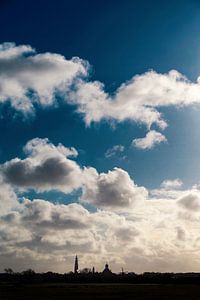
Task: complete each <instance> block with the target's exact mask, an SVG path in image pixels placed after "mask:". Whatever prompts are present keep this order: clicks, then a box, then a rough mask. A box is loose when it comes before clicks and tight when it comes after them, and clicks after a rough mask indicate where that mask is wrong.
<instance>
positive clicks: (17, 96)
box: [0, 43, 87, 113]
mask: <svg viewBox="0 0 200 300" xmlns="http://www.w3.org/2000/svg"><path fill="white" fill-rule="evenodd" d="M86 74H87V63H86V62H84V61H83V60H81V59H79V58H77V57H75V58H72V59H71V60H67V59H65V58H64V57H63V56H62V55H59V54H54V53H42V54H37V53H36V52H35V50H34V49H33V48H32V47H31V46H26V45H22V46H16V45H15V44H14V43H4V44H1V45H0V102H2V103H4V102H7V101H9V102H10V103H11V106H12V107H14V108H15V109H16V110H20V111H22V112H24V113H27V112H33V110H34V103H39V104H40V105H41V106H44V107H45V106H49V105H54V104H55V101H56V100H55V95H56V93H57V92H65V93H66V92H67V89H68V88H69V87H70V86H71V84H72V83H73V80H74V79H75V78H78V77H79V76H85V75H86Z"/></svg>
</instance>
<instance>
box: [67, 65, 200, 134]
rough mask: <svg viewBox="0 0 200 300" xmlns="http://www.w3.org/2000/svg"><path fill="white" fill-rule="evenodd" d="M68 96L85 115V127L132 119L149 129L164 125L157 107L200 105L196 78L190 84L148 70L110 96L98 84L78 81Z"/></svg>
mask: <svg viewBox="0 0 200 300" xmlns="http://www.w3.org/2000/svg"><path fill="white" fill-rule="evenodd" d="M76 88H77V90H76V91H75V92H73V93H71V97H70V99H71V101H72V102H73V103H76V104H77V105H78V111H79V112H80V113H82V114H84V118H85V122H86V124H90V123H91V122H92V121H94V122H99V121H101V120H102V119H107V120H109V119H113V120H116V121H118V122H121V121H124V120H133V121H135V122H139V123H144V124H146V125H147V126H148V127H150V126H151V125H152V124H153V123H155V124H157V125H158V126H159V127H160V128H162V129H164V128H165V127H166V126H167V123H166V121H165V120H164V119H163V116H162V115H161V113H160V112H159V111H158V108H159V107H165V106H183V105H192V104H195V103H199V102H200V97H199V95H200V93H199V92H200V85H199V78H198V79H197V82H196V83H192V82H190V81H189V80H188V79H187V78H186V77H185V76H184V75H182V74H181V73H179V72H178V71H176V70H171V71H170V72H169V73H166V74H159V73H156V72H155V71H148V72H146V73H144V74H141V75H136V76H134V77H133V78H132V79H131V80H130V81H128V82H126V83H123V84H122V85H121V86H120V87H119V88H118V89H117V90H116V92H115V94H114V95H113V96H111V95H109V94H108V93H106V92H105V91H104V85H103V84H102V83H101V82H98V81H95V82H85V81H80V82H79V84H77V87H76Z"/></svg>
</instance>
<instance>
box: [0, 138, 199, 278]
mask: <svg viewBox="0 0 200 300" xmlns="http://www.w3.org/2000/svg"><path fill="white" fill-rule="evenodd" d="M43 142H44V141H43ZM89 175H90V176H91V173H90V174H89ZM92 178H93V179H94V181H93V182H91V184H90V186H88V187H86V189H87V190H86V191H85V193H84V196H83V197H86V196H87V199H89V196H91V197H92V198H91V199H94V201H95V204H96V203H97V202H98V206H99V207H102V209H98V210H96V211H88V210H87V209H86V208H84V207H83V206H82V205H81V204H78V203H71V204H68V205H65V204H59V203H57V204H53V203H51V202H49V201H45V200H43V199H34V200H32V201H30V200H29V199H26V198H24V199H22V200H20V201H18V200H17V196H16V195H15V199H16V201H17V202H18V205H17V206H16V205H12V206H10V204H9V202H7V201H5V202H4V206H7V209H6V210H5V209H4V211H1V213H0V254H1V255H0V264H1V270H3V268H5V267H8V266H9V267H12V268H13V269H14V270H16V271H17V270H19V271H20V270H22V268H23V269H24V268H28V267H32V268H34V269H35V270H36V271H48V270H49V269H51V270H53V271H58V272H67V271H70V270H71V269H72V267H73V262H74V254H75V253H76V254H78V256H79V260H80V264H81V266H82V267H84V266H85V267H89V266H90V265H95V267H96V268H97V269H98V270H102V268H103V265H104V263H105V261H109V264H110V265H111V268H112V270H113V271H119V270H120V268H121V266H122V265H123V266H124V267H125V269H126V270H129V271H135V272H143V271H146V270H150V271H162V272H163V271H177V270H178V271H180V270H181V271H187V270H189V269H190V270H197V268H199V263H198V262H199V254H198V253H199V251H198V249H199V242H198V237H199V226H198V225H199V217H200V210H199V206H198V205H197V206H198V207H197V206H196V204H195V203H196V202H198V199H197V196H198V195H200V191H199V190H197V189H196V190H191V191H184V193H185V194H184V195H183V191H181V190H179V191H178V190H176V193H177V197H176V198H175V199H174V200H173V201H172V200H169V199H168V201H167V200H165V201H164V200H163V199H156V200H155V199H154V198H147V190H146V189H144V188H141V187H137V186H136V185H135V184H134V183H133V181H132V180H131V179H130V177H129V176H128V174H127V173H126V172H125V171H123V170H121V169H114V170H113V171H110V172H108V173H102V174H98V173H97V172H96V171H95V170H93V174H92V176H91V180H92ZM120 182H121V183H120ZM114 183H115V184H114ZM92 186H93V188H92ZM7 187H8V186H7ZM89 188H90V190H89ZM103 189H104V190H105V195H104V193H103ZM3 190H4V188H3V186H2V185H1V186H0V194H1V193H3ZM162 191H164V189H162ZM165 191H166V192H167V193H168V192H169V190H165ZM13 193H14V192H13ZM86 193H87V195H86ZM178 193H180V194H179V195H178ZM191 194H193V195H196V198H195V199H193V200H192V198H191V197H188V198H187V199H186V198H185V196H186V195H191ZM7 195H8V194H7ZM106 196H107V199H106ZM137 197H140V198H139V199H137ZM141 198H142V199H141ZM199 198H200V197H199ZM126 199H128V200H126ZM185 199H186V200H185ZM0 201H2V199H1V198H0ZM82 201H83V203H84V202H85V201H86V200H84V199H82ZM128 201H129V202H128ZM137 201H139V202H138V203H140V204H139V205H136V204H137ZM109 202H110V203H109ZM115 202H117V203H115ZM125 202H126V203H125ZM127 202H128V203H127ZM191 202H192V203H193V204H195V205H193V204H192V209H191V207H190V208H188V205H190V204H191ZM93 203H94V202H93ZM123 205H127V207H128V209H127V210H125V211H123V210H119V206H123ZM111 208H112V209H111ZM116 208H117V209H116ZM197 208H198V209H197ZM0 209H2V207H1V206H0ZM114 210H116V211H115V212H114ZM180 211H181V212H183V213H184V212H185V213H187V212H189V213H190V214H191V215H194V216H195V217H194V218H192V217H190V218H186V217H183V214H182V215H180ZM185 228H187V232H186V230H185ZM191 251H192V253H194V254H195V253H196V254H195V257H194V256H193V259H191V257H190V259H189V256H190V253H191ZM130 257H131V259H130ZM183 260H184V261H185V262H184V264H183V263H182V262H183ZM22 261H23V264H22ZM166 261H167V264H166Z"/></svg>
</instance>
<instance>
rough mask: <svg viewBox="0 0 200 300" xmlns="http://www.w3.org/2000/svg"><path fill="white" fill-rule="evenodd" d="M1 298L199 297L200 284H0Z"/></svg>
mask: <svg viewBox="0 0 200 300" xmlns="http://www.w3.org/2000/svg"><path fill="white" fill-rule="evenodd" d="M0 299H1V300H11V299H14V300H67V299H70V300H76V299H77V300H79V299H80V300H85V299H88V300H90V299H91V300H96V299H98V300H100V299H101V300H102V299H115V300H117V299H123V300H129V299H134V300H143V299H148V300H161V299H162V300H168V299H170V300H173V299H176V300H179V299H180V300H199V299H200V285H189V284H188V285H170V284H165V285H159V284H140V285H137V284H32V285H28V284H26V285H17V284H15V285H11V284H2V283H1V284H0Z"/></svg>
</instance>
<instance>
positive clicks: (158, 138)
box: [132, 130, 167, 150]
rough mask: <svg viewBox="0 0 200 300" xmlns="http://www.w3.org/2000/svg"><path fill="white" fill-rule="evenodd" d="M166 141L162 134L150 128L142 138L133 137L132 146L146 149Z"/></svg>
mask: <svg viewBox="0 0 200 300" xmlns="http://www.w3.org/2000/svg"><path fill="white" fill-rule="evenodd" d="M166 141H167V139H166V137H165V136H164V135H163V134H161V133H160V132H157V131H155V130H151V131H149V132H148V133H147V134H146V136H145V137H144V138H139V139H134V140H133V141H132V146H134V147H136V148H139V149H143V150H147V149H152V148H153V147H154V146H155V145H157V144H160V143H162V142H166Z"/></svg>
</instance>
